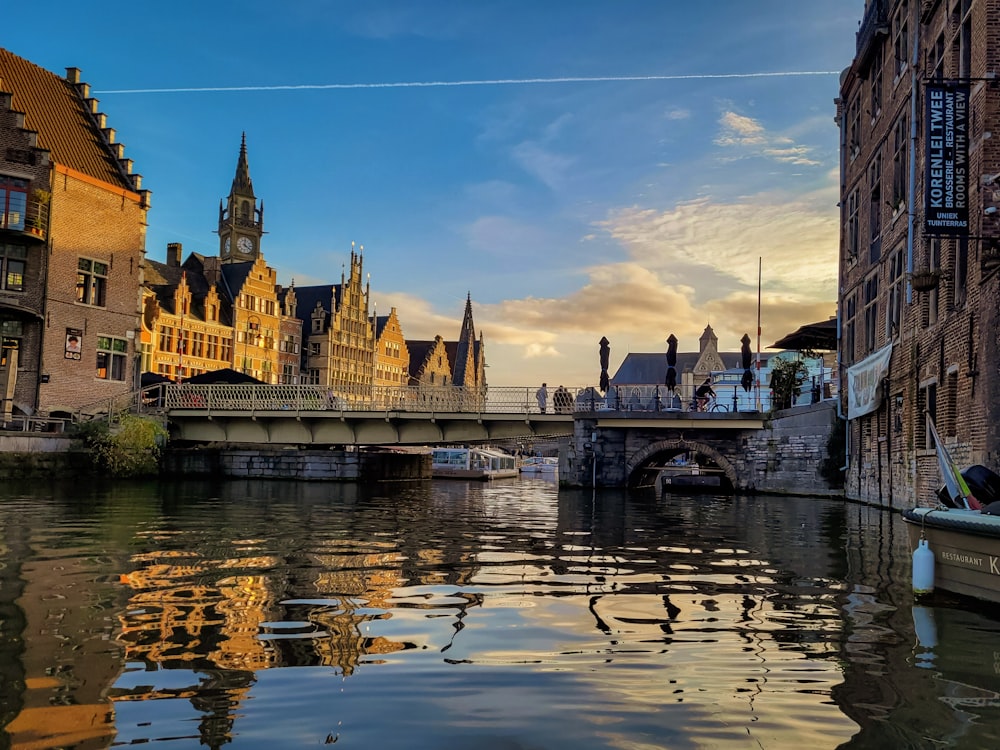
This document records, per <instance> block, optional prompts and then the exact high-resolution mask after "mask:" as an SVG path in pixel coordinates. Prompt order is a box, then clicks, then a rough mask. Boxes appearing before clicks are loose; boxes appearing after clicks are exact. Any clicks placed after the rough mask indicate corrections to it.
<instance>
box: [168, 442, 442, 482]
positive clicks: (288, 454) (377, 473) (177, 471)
mask: <svg viewBox="0 0 1000 750" xmlns="http://www.w3.org/2000/svg"><path fill="white" fill-rule="evenodd" d="M160 465H161V471H162V473H163V474H165V475H168V476H170V475H173V476H177V475H183V476H189V477H211V478H216V479H218V478H225V479H295V480H301V481H308V482H368V481H380V482H385V481H412V480H420V479H430V477H431V459H430V456H429V455H423V454H416V453H392V452H388V451H387V452H381V451H350V450H319V449H317V450H302V449H298V448H294V449H293V448H275V447H273V446H260V447H241V448H194V449H183V450H167V451H165V452H164V454H163V457H162V459H161V461H160Z"/></svg>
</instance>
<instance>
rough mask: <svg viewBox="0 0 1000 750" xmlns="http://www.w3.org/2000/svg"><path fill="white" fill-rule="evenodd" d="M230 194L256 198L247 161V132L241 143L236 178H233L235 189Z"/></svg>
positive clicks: (244, 133)
mask: <svg viewBox="0 0 1000 750" xmlns="http://www.w3.org/2000/svg"><path fill="white" fill-rule="evenodd" d="M230 192H231V193H232V194H233V195H246V196H248V197H250V198H253V197H254V194H253V180H251V179H250V162H249V161H248V160H247V134H246V131H243V138H242V140H241V142H240V158H239V159H238V160H237V161H236V176H235V177H233V187H232V190H231V191H230Z"/></svg>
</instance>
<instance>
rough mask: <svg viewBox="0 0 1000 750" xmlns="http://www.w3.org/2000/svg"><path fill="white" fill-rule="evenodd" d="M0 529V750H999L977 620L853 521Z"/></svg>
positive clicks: (645, 508)
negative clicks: (928, 589)
mask: <svg viewBox="0 0 1000 750" xmlns="http://www.w3.org/2000/svg"><path fill="white" fill-rule="evenodd" d="M0 522H2V527H3V532H2V537H0V544H2V545H3V546H2V547H0V552H2V560H3V567H2V569H0V583H2V588H0V613H2V620H0V627H2V630H0V636H2V639H0V676H2V678H3V679H2V682H0V701H2V703H0V710H2V714H0V717H2V722H3V724H4V725H6V726H5V730H6V733H7V734H6V736H7V737H8V738H9V739H8V744H10V745H12V746H15V747H26V748H27V747H53V748H54V747H62V746H68V745H74V746H77V747H81V748H88V747H107V746H110V745H113V744H114V745H122V744H131V743H145V742H151V741H158V742H169V743H171V744H173V745H174V746H190V747H197V746H208V747H213V748H218V747H226V746H234V747H258V746H259V747H269V748H272V747H298V746H304V745H316V744H324V743H330V744H332V743H334V742H336V743H338V744H341V745H346V746H348V747H364V748H367V747H374V746H378V747H380V748H396V747H398V748H419V747H427V748H436V747H442V746H451V747H465V746H475V747H483V748H518V747H532V748H564V747H565V748H570V747H573V748H580V747H586V748H602V747H608V748H612V747H615V748H617V747H630V748H633V747H634V748H656V747H669V748H689V747H690V748H699V747H709V746H710V747H734V748H735V747H739V748H743V747H747V746H758V747H768V748H774V747H779V748H780V747H792V746H795V747H797V746H799V745H802V744H806V743H809V744H811V745H812V746H814V747H817V748H824V747H837V746H843V747H851V748H867V747H914V748H916V747H931V746H933V747H940V746H942V745H944V746H948V745H951V746H954V747H992V746H998V745H1000V741H998V740H1000V738H998V737H997V736H996V730H994V729H992V727H994V726H998V725H1000V723H998V722H997V721H996V720H997V719H998V718H1000V716H998V711H997V709H998V695H997V691H998V690H1000V676H998V675H1000V667H998V662H1000V656H998V655H997V653H996V652H995V651H994V649H995V648H996V647H995V646H993V645H992V644H993V643H994V642H996V635H997V632H998V631H1000V619H998V618H997V616H996V613H995V612H994V611H992V610H990V609H986V608H984V607H985V605H978V604H976V603H971V602H967V601H956V600H949V599H941V598H938V599H936V600H934V601H932V602H928V603H923V604H921V605H919V606H918V607H914V606H913V605H914V603H913V601H912V597H911V596H910V595H909V591H908V577H909V573H908V569H909V568H908V566H909V556H908V553H907V550H906V547H905V531H904V530H903V528H902V524H901V523H899V522H898V519H897V518H896V517H895V516H893V515H890V514H886V513H883V512H880V511H876V510H874V509H870V508H865V507H863V506H854V505H845V504H843V503H840V502H834V501H827V500H819V499H809V498H801V499H788V498H768V497H753V498H740V497H736V498H733V497H725V498H721V497H707V498H706V497H695V498H691V497H685V498H680V497H678V498H662V499H661V498H657V497H655V496H653V495H630V494H627V493H624V492H601V493H599V494H596V495H595V494H594V493H592V492H591V491H565V490H564V491H560V490H559V489H558V488H557V487H556V486H555V485H554V484H553V483H551V482H545V481H544V480H520V481H508V482H498V483H495V484H485V485H483V484H475V483H473V484H467V483H462V482H450V483H449V482H445V483H429V484H423V485H390V486H384V487H378V488H374V489H372V488H365V487H361V486H357V485H318V484H307V483H282V482H273V483H266V482H242V483H241V482H234V483H228V484H224V485H218V486H212V485H208V484H202V483H186V482H178V483H175V484H170V485H162V486H161V485H129V486H116V487H114V488H106V489H93V490H90V491H86V493H85V494H82V493H81V490H80V488H76V487H72V488H68V487H52V488H45V489H39V488H37V487H31V488H24V487H20V488H19V487H4V488H3V489H2V490H0ZM969 743H972V744H969ZM976 743H978V744H976Z"/></svg>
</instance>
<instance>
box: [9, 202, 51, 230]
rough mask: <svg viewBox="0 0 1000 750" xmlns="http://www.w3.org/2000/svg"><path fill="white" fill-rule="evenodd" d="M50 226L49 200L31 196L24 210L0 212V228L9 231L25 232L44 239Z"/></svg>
mask: <svg viewBox="0 0 1000 750" xmlns="http://www.w3.org/2000/svg"><path fill="white" fill-rule="evenodd" d="M48 228H49V204H48V201H40V200H37V199H35V198H29V199H28V201H27V203H26V204H25V207H24V211H23V212H21V211H19V210H18V211H13V210H8V211H7V213H5V214H4V213H0V229H6V230H7V231H9V232H23V233H24V234H28V235H31V236H33V237H37V238H39V239H42V240H44V239H45V237H46V235H47V234H48Z"/></svg>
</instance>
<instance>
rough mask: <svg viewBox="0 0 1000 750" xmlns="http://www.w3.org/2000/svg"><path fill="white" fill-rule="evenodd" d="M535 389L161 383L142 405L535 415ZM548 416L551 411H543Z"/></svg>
mask: <svg viewBox="0 0 1000 750" xmlns="http://www.w3.org/2000/svg"><path fill="white" fill-rule="evenodd" d="M535 390H536V389H535V388H531V387H520V386H506V387H489V388H486V389H472V388H457V387H454V386H406V387H395V386H375V387H372V386H358V387H355V388H335V389H334V388H328V387H326V386H319V385H256V384H253V385H251V384H239V385H233V384H215V385H201V384H191V383H182V384H179V385H177V384H166V385H164V386H162V389H159V390H152V391H150V392H149V394H148V395H147V397H146V398H147V401H153V400H155V402H156V403H155V405H156V406H161V407H163V408H166V409H169V410H177V409H195V410H209V411H292V412H320V411H335V412H372V411H378V412H422V413H427V412H430V413H445V412H461V413H503V414H532V413H534V414H538V413H540V411H541V409H540V408H539V405H538V403H537V400H536V398H535V395H534V394H535ZM549 411H550V412H551V409H550V410H549Z"/></svg>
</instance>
